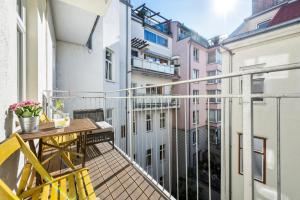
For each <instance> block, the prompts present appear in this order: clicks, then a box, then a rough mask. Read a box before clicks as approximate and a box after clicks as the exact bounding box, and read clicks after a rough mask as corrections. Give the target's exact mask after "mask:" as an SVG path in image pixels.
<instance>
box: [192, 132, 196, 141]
mask: <svg viewBox="0 0 300 200" xmlns="http://www.w3.org/2000/svg"><path fill="white" fill-rule="evenodd" d="M192 136H193V138H192V139H193V144H196V131H193V133H192Z"/></svg>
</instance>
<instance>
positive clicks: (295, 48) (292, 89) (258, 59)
mask: <svg viewBox="0 0 300 200" xmlns="http://www.w3.org/2000/svg"><path fill="white" fill-rule="evenodd" d="M299 46H300V26H299V25H294V26H290V27H286V28H282V29H280V30H276V31H272V32H269V33H265V34H262V35H258V36H255V37H251V38H249V39H244V40H241V41H239V42H235V43H232V44H228V45H227V47H229V48H230V49H232V50H233V52H234V53H235V55H234V56H233V71H234V72H237V71H239V70H241V69H240V67H242V66H250V65H255V64H263V63H265V66H264V67H265V68H267V67H271V66H274V65H285V64H290V63H296V62H300V57H299V50H300V48H299ZM223 73H224V74H227V73H229V56H228V54H227V53H226V52H223ZM264 77H265V94H289V93H298V94H299V92H300V81H299V80H300V79H299V77H300V71H299V70H293V71H285V72H277V73H270V74H265V75H264ZM222 84H223V88H222V91H223V92H224V94H228V88H229V87H228V81H227V80H225V81H224V82H222ZM239 88H240V83H239V79H237V78H235V79H234V80H233V93H234V94H237V93H239ZM227 105H228V104H227ZM299 109H300V100H299V99H282V105H281V163H282V164H281V172H282V182H281V184H282V199H290V200H292V199H298V198H299V196H300V192H299V189H298V188H297V187H296V185H298V180H299V178H300V176H299V168H300V162H299V157H300V154H299V152H300V151H299V142H298V141H299V140H300V137H299V134H298V130H299V129H300V126H299V124H300V120H299V113H300V110H299ZM226 110H228V107H227V108H226ZM225 114H226V117H228V112H226V113H225ZM232 114H233V124H232V131H233V132H232V191H233V193H232V195H233V196H232V197H233V199H237V200H238V199H242V198H243V176H242V175H239V174H238V132H242V105H241V104H240V103H239V100H238V99H235V100H233V111H232ZM225 123H226V124H225V134H223V135H225V136H226V138H225V140H227V141H228V136H229V132H228V127H229V124H228V120H225ZM276 125H277V123H276V100H275V99H265V100H264V102H263V103H255V104H254V136H260V137H264V138H266V184H262V183H260V182H257V181H255V199H262V200H266V199H268V200H271V199H276V177H277V175H276V173H277V166H276V162H277V153H276V150H277V148H276V145H277V137H276V131H277V130H276V127H277V126H276ZM222 145H225V149H226V157H223V159H222V160H223V163H222V164H223V167H225V163H224V162H225V160H227V163H228V148H227V147H228V144H227V143H226V144H222ZM226 167H228V165H226ZM225 171H226V170H225V169H224V168H223V173H222V179H223V180H224V178H225V176H224V175H225V173H224V172H225ZM226 176H228V171H226ZM227 180H228V178H227ZM223 184H224V183H223ZM223 186H224V185H223ZM223 186H222V188H224V187H223ZM223 192H224V191H223Z"/></svg>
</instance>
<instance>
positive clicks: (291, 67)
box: [107, 62, 300, 93]
mask: <svg viewBox="0 0 300 200" xmlns="http://www.w3.org/2000/svg"><path fill="white" fill-rule="evenodd" d="M258 66H260V64H258ZM294 69H300V62H297V63H291V64H286V65H275V66H272V67H266V68H263V69H253V70H246V71H239V72H233V73H229V74H225V75H217V76H209V77H204V78H198V79H192V80H184V81H176V82H170V83H165V84H158V85H149V86H142V87H135V88H127V89H121V90H115V91H108V92H107V93H114V92H121V91H128V90H137V89H145V88H154V87H164V86H172V85H179V84H184V83H197V82H203V81H208V80H214V79H226V78H234V77H240V76H243V75H249V74H262V73H271V72H280V71H288V70H294Z"/></svg>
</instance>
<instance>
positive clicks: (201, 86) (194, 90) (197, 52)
mask: <svg viewBox="0 0 300 200" xmlns="http://www.w3.org/2000/svg"><path fill="white" fill-rule="evenodd" d="M171 30H172V34H173V57H177V58H178V62H179V64H180V68H179V72H178V74H179V76H180V80H181V81H182V80H190V79H196V78H201V77H206V76H214V75H217V74H219V73H221V64H220V63H221V62H220V61H221V59H220V53H219V46H218V44H219V41H218V38H219V37H216V38H214V39H212V40H207V39H205V38H204V37H202V36H200V35H199V34H198V33H196V32H195V31H193V30H191V29H189V28H188V27H186V26H184V25H183V24H181V23H180V22H176V21H174V22H172V23H171ZM172 93H173V94H174V95H176V94H177V95H205V94H220V93H221V84H220V81H218V80H211V81H208V82H207V83H206V82H201V83H197V84H195V83H193V84H185V85H184V84H181V85H176V86H175V87H174V88H173V91H172ZM185 104H186V105H185ZM185 106H186V107H187V110H189V112H187V113H185V112H180V110H179V112H178V113H179V116H178V129H179V130H178V131H179V143H180V144H179V157H181V158H184V157H185V153H184V151H185V150H184V149H185V131H186V133H187V134H188V147H187V149H188V157H189V158H188V161H189V163H188V164H189V167H191V168H193V167H195V166H196V156H197V151H196V135H197V134H196V133H198V147H197V148H198V161H199V162H205V160H206V159H207V121H208V120H210V124H211V130H210V132H211V134H210V136H211V143H212V144H215V147H216V148H215V149H216V156H217V157H219V156H220V154H219V150H218V147H219V144H220V121H221V101H220V99H217V98H211V99H210V117H209V118H210V119H207V116H208V114H207V99H204V98H201V99H199V98H198V99H193V98H191V99H190V100H186V101H184V100H182V101H181V102H180V109H182V110H183V111H184V110H185ZM185 115H186V118H185ZM185 119H186V122H187V123H185Z"/></svg>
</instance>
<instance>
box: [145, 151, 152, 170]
mask: <svg viewBox="0 0 300 200" xmlns="http://www.w3.org/2000/svg"><path fill="white" fill-rule="evenodd" d="M149 150H150V154H149V152H148V151H149ZM149 157H150V158H149ZM149 161H150V164H149ZM151 166H152V149H147V150H146V167H151Z"/></svg>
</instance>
